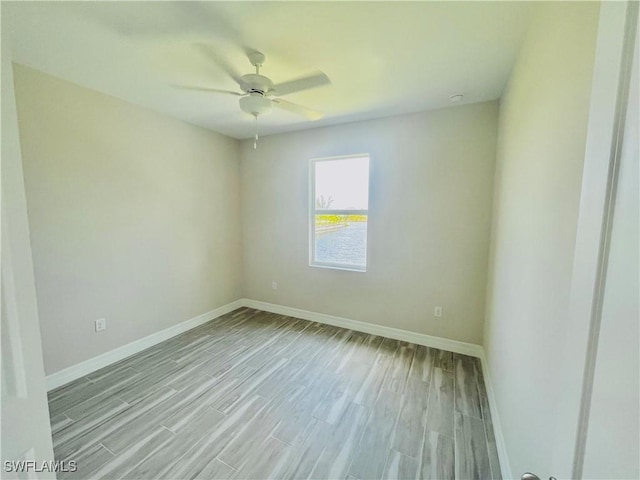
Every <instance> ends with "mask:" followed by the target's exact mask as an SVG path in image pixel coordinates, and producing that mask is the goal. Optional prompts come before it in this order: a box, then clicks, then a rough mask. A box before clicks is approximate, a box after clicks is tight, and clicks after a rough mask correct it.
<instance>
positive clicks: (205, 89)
mask: <svg viewBox="0 0 640 480" xmlns="http://www.w3.org/2000/svg"><path fill="white" fill-rule="evenodd" d="M171 86H172V87H173V88H181V89H182V90H195V91H198V92H212V93H228V94H230V95H237V96H239V97H242V96H243V95H246V94H245V93H240V92H234V91H232V90H221V89H219V88H209V87H197V86H192V85H171Z"/></svg>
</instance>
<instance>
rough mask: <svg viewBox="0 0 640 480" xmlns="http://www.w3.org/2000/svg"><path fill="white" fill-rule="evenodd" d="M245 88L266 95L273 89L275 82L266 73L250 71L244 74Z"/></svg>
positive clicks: (243, 83)
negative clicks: (260, 73) (259, 73)
mask: <svg viewBox="0 0 640 480" xmlns="http://www.w3.org/2000/svg"><path fill="white" fill-rule="evenodd" d="M242 86H243V90H244V91H245V92H247V93H260V94H262V95H266V94H267V93H269V92H270V91H271V90H273V82H272V81H271V80H270V79H269V78H267V77H265V76H264V75H258V74H256V73H248V74H247V75H243V76H242Z"/></svg>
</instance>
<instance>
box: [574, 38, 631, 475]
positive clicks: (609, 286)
mask: <svg viewBox="0 0 640 480" xmlns="http://www.w3.org/2000/svg"><path fill="white" fill-rule="evenodd" d="M637 52H638V43H637V42H636V55H634V57H633V58H634V69H633V75H632V77H631V89H630V90H631V91H630V94H629V101H628V110H627V117H626V122H625V129H624V143H623V147H622V151H621V159H620V171H619V180H618V189H617V194H616V199H615V207H614V208H615V209H614V215H613V224H612V231H611V243H610V250H609V261H608V266H607V273H606V286H605V293H604V300H603V307H602V320H601V326H600V338H599V342H598V353H597V357H596V369H595V376H594V384H593V392H592V396H591V410H590V415H589V427H588V431H587V443H586V449H585V460H584V466H583V477H584V478H601V479H609V478H628V479H637V478H640V465H639V462H640V460H639V457H640V454H639V452H640V425H639V422H640V377H639V374H638V368H639V365H640V345H639V338H640V328H639V327H640V326H639V319H640V306H639V303H640V301H639V298H638V297H639V295H640V293H639V292H640V281H639V278H638V277H639V273H638V268H639V264H640V256H639V254H638V248H639V245H640V235H639V233H638V223H639V217H638V215H639V213H640V212H639V208H638V206H639V202H640V190H639V188H638V178H639V174H640V172H639V170H638V157H639V152H638V145H639V137H638V132H639V129H640V122H639V121H638V120H639V119H638V117H639V113H638V105H639V104H640V98H639V97H638V83H639V78H638V55H637Z"/></svg>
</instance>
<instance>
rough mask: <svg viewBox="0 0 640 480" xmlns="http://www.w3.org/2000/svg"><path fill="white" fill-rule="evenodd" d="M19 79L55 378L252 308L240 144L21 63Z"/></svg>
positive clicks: (36, 253) (43, 318)
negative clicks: (196, 322) (201, 320)
mask: <svg viewBox="0 0 640 480" xmlns="http://www.w3.org/2000/svg"><path fill="white" fill-rule="evenodd" d="M15 82H16V95H17V105H18V119H19V127H20V137H21V143H22V149H23V161H24V170H25V183H26V193H27V205H28V212H29V224H30V228H31V242H32V247H33V258H34V265H35V278H36V288H37V294H38V306H39V310H40V324H41V328H42V339H43V350H44V360H45V368H46V372H47V373H53V372H56V371H58V370H61V369H63V368H65V367H68V366H71V365H74V364H77V363H79V362H81V361H84V360H87V359H88V358H91V357H94V356H96V355H99V354H101V353H103V352H107V351H109V350H112V349H114V348H116V347H119V346H122V345H124V344H126V343H129V342H131V341H134V340H136V339H139V338H141V337H144V336H147V335H149V334H151V333H154V332H157V331H159V330H162V329H164V328H167V327H169V326H172V325H174V324H176V323H179V322H181V321H185V320H188V319H190V318H193V317H195V316H198V315H200V314H203V313H205V312H207V311H209V310H212V309H214V308H216V307H218V306H221V305H224V304H226V303H229V302H231V301H233V300H236V299H238V298H240V296H241V274H242V271H241V270H242V267H241V265H242V255H241V243H240V241H239V239H240V238H241V234H240V228H241V222H240V190H239V180H240V164H239V160H238V158H239V155H238V142H237V141H236V140H233V139H230V138H227V137H224V136H222V135H219V134H216V133H212V132H209V131H207V130H204V129H202V128H199V127H194V126H191V125H187V124H185V123H183V122H180V121H177V120H173V119H169V118H167V117H164V116H162V115H159V114H156V113H154V112H151V111H149V110H146V109H143V108H140V107H137V106H134V105H131V104H129V103H126V102H124V101H121V100H118V99H116V98H113V97H109V96H106V95H103V94H101V93H98V92H95V91H92V90H88V89H85V88H81V87H78V86H76V85H73V84H71V83H68V82H66V81H62V80H60V79H57V78H54V77H51V76H48V75H45V74H42V73H40V72H37V71H35V70H31V69H28V68H26V67H22V66H19V65H16V66H15ZM102 317H105V318H106V319H107V330H106V331H105V332H102V333H99V334H96V333H94V331H93V328H94V326H93V321H94V319H97V318H102Z"/></svg>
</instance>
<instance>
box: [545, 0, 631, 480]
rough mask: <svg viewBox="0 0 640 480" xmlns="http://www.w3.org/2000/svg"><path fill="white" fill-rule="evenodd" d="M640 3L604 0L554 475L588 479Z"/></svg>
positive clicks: (579, 218) (596, 54)
mask: <svg viewBox="0 0 640 480" xmlns="http://www.w3.org/2000/svg"><path fill="white" fill-rule="evenodd" d="M637 21H638V4H637V3H636V2H602V3H601V4H600V17H599V24H598V37H597V42H596V52H595V64H594V72H593V80H592V91H591V101H590V109H589V123H588V129H587V141H586V149H585V159H584V167H583V176H582V188H581V197H580V208H579V214H578V228H577V234H576V243H575V253H574V261H573V272H572V279H571V293H570V298H569V318H568V326H567V330H566V333H565V335H566V343H565V345H566V348H565V350H564V352H559V354H560V355H562V357H563V358H562V362H560V365H562V368H563V371H562V376H563V381H564V383H563V386H564V390H563V395H562V396H561V398H560V405H559V412H561V415H559V416H558V421H557V424H556V431H555V435H554V437H553V438H554V458H553V462H552V465H553V472H554V474H555V475H556V476H557V477H558V478H581V477H582V466H583V463H584V453H585V445H586V438H587V430H588V424H589V408H590V403H591V394H592V390H593V379H594V373H595V364H596V355H597V346H598V338H599V333H600V323H601V318H602V303H603V298H604V289H605V284H606V268H607V261H608V254H609V242H610V234H611V226H612V222H613V209H614V204H615V196H616V190H617V180H618V170H619V160H620V154H621V145H622V139H623V133H624V123H625V114H626V106H627V98H628V92H629V81H630V76H631V65H632V60H633V48H634V41H635V36H636V31H637Z"/></svg>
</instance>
